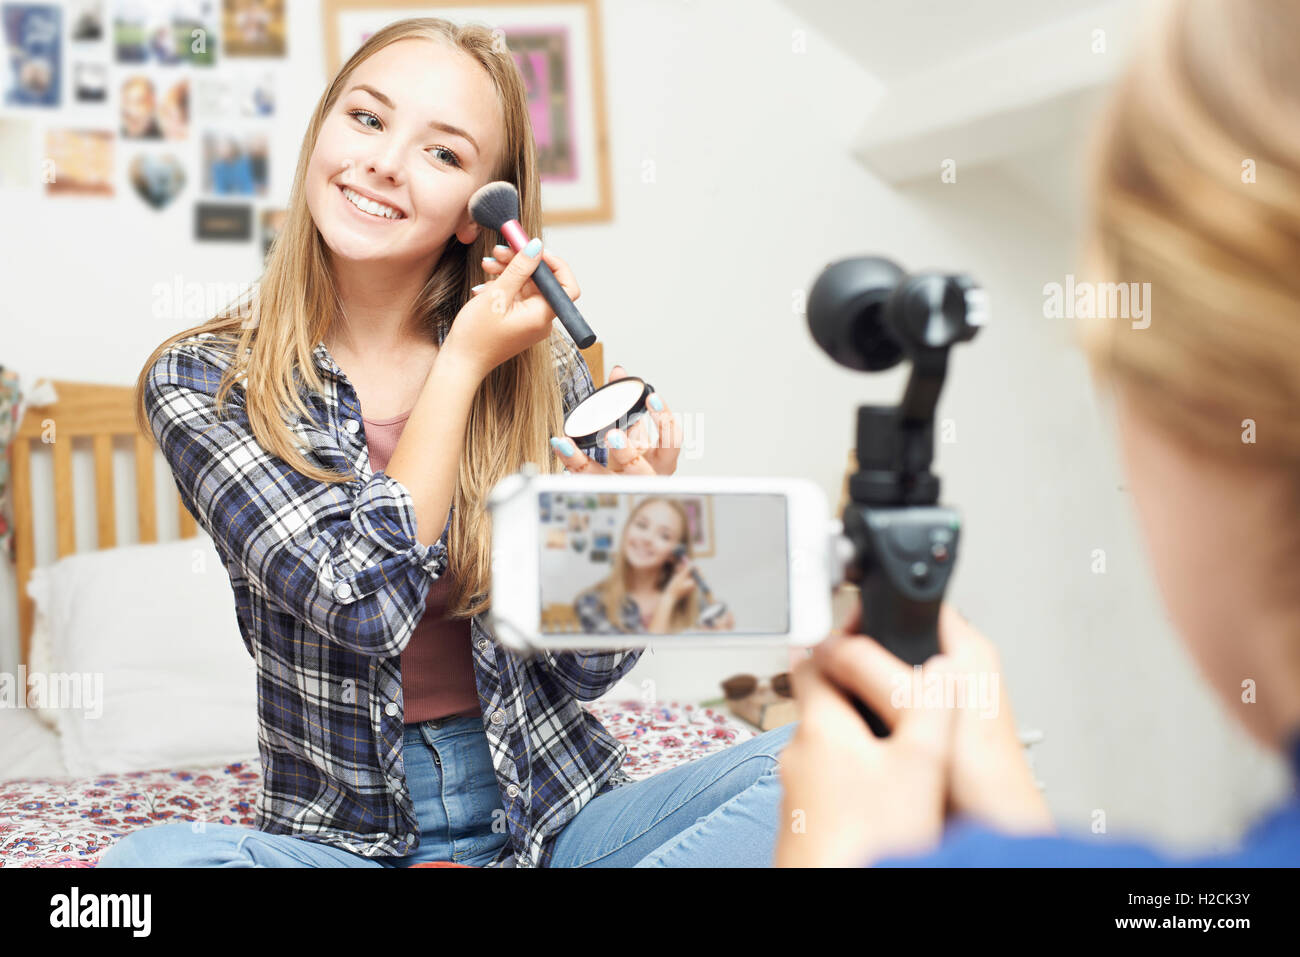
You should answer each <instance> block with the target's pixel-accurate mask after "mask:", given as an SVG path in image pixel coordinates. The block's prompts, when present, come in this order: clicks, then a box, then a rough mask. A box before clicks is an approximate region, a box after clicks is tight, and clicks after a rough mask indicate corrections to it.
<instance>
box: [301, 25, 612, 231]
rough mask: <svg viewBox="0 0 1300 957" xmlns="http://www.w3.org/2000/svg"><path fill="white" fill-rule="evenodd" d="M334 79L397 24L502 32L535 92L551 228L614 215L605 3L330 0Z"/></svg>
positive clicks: (327, 31) (531, 100) (328, 41)
mask: <svg viewBox="0 0 1300 957" xmlns="http://www.w3.org/2000/svg"><path fill="white" fill-rule="evenodd" d="M322 7H323V9H322V13H323V14H324V18H325V23H324V35H325V69H326V70H327V71H328V73H329V75H330V76H331V77H332V76H333V75H334V74H335V73H336V72H338V69H339V67H341V66H342V65H343V64H344V63H345V62H347V58H348V57H350V56H351V55H352V54H353V53H354V52H355V51H356V49H357V47H359V46H360V45H361V44H362V43H364V42H365V41H366V39H367V38H368V37H370V36H371V34H373V33H375V32H376V31H377V30H379V29H380V28H382V27H384V26H386V25H387V24H389V23H391V22H393V21H394V20H404V19H406V18H408V17H441V18H443V19H445V20H452V21H455V22H457V23H466V22H475V23H481V24H483V25H485V26H487V27H488V28H490V29H492V30H499V31H500V34H501V38H502V40H503V41H504V42H505V44H506V47H507V48H508V49H509V50H510V52H511V54H512V55H513V56H514V59H515V63H516V65H517V66H518V67H519V72H520V74H521V75H522V77H523V79H524V84H525V86H526V87H527V91H528V107H529V115H530V118H531V120H532V126H533V137H534V139H535V140H536V142H537V163H538V176H539V178H540V179H541V184H542V212H543V215H544V219H545V222H546V224H547V225H554V224H557V223H591V222H607V221H609V220H610V219H611V218H612V215H613V211H612V201H611V185H610V169H609V136H608V130H607V128H606V123H605V70H604V64H603V61H602V49H601V45H602V41H603V36H602V34H601V28H600V5H599V0H485V2H479V3H455V2H443V0H323V2H322Z"/></svg>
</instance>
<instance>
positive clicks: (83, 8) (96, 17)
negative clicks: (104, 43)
mask: <svg viewBox="0 0 1300 957" xmlns="http://www.w3.org/2000/svg"><path fill="white" fill-rule="evenodd" d="M66 9H67V11H68V39H70V40H71V41H72V42H73V43H97V42H98V41H100V40H102V39H104V0H72V2H71V3H69V4H68V5H67V7H66Z"/></svg>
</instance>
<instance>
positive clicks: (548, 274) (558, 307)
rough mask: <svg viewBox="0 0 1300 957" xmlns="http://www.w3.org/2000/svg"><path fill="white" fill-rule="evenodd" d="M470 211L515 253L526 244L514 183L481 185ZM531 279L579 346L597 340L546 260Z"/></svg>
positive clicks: (473, 198) (475, 218) (502, 182)
mask: <svg viewBox="0 0 1300 957" xmlns="http://www.w3.org/2000/svg"><path fill="white" fill-rule="evenodd" d="M469 214H470V216H472V217H473V218H474V222H476V223H478V224H479V225H480V226H485V227H487V228H488V229H495V230H496V231H497V232H499V233H500V234H501V235H502V236H503V237H505V240H506V242H508V243H509V244H510V248H511V249H513V250H514V251H515V252H519V250H521V249H523V248H524V247H525V246H526V245H528V238H529V237H528V234H527V233H526V232H524V227H523V226H521V225H520V224H519V193H518V192H516V190H515V187H514V185H513V184H511V183H507V182H505V181H504V180H497V181H496V182H495V183H488V184H487V185H486V186H482V187H480V188H479V189H478V190H476V191H475V193H474V195H473V196H471V197H470V198H469ZM532 280H533V284H534V285H535V286H537V288H538V289H540V290H541V292H542V295H543V296H545V297H546V301H547V302H548V303H550V306H551V309H552V310H553V311H554V312H555V315H556V316H558V317H559V320H560V322H561V323H562V324H563V325H564V328H565V329H567V330H568V332H569V335H570V336H572V337H573V341H574V342H576V343H577V344H578V348H579V349H585V348H587V346H589V345H591V344H592V343H593V342H595V341H596V334H595V333H594V332H592V331H591V326H589V325H587V320H586V319H583V318H582V313H580V312H578V307H577V306H575V305H574V304H573V300H572V299H570V298H569V294H568V293H567V292H565V291H564V287H563V286H561V285H560V281H559V280H558V279H556V278H555V273H553V272H552V271H551V267H550V266H548V265H546V260H542V261H541V262H539V263H538V264H537V268H536V269H534V270H533V275H532Z"/></svg>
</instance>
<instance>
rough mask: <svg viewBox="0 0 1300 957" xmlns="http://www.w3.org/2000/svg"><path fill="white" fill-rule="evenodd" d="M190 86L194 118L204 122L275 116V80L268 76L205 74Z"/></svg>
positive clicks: (263, 74)
mask: <svg viewBox="0 0 1300 957" xmlns="http://www.w3.org/2000/svg"><path fill="white" fill-rule="evenodd" d="M193 86H194V109H195V115H196V116H200V117H202V118H203V119H205V120H230V119H237V118H244V119H247V118H250V117H266V116H273V115H274V114H275V78H274V77H273V76H272V75H271V74H270V73H258V74H235V75H233V76H232V75H230V74H228V73H226V72H224V71H222V72H216V73H205V74H202V75H199V76H196V77H195V78H194V84H193Z"/></svg>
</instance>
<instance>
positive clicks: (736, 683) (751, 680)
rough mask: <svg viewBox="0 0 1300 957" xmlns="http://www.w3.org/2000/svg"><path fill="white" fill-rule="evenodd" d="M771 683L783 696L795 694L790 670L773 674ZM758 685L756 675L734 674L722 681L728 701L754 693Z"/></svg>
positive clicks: (723, 690)
mask: <svg viewBox="0 0 1300 957" xmlns="http://www.w3.org/2000/svg"><path fill="white" fill-rule="evenodd" d="M769 683H770V684H771V686H772V690H773V691H775V692H776V693H777V694H779V695H780V696H781V697H782V698H790V697H793V696H794V689H793V688H791V687H790V672H788V671H783V672H781V673H780V674H779V675H773V676H772V678H771V681H770V682H769ZM757 687H758V678H757V677H755V676H754V675H732V676H731V677H730V678H728V679H726V680H725V681H723V682H722V693H723V695H725V696H726V698H727V700H728V701H735V700H736V699H738V698H744V697H745V696H747V695H751V694H753V693H754V690H755V689H756V688H757Z"/></svg>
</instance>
